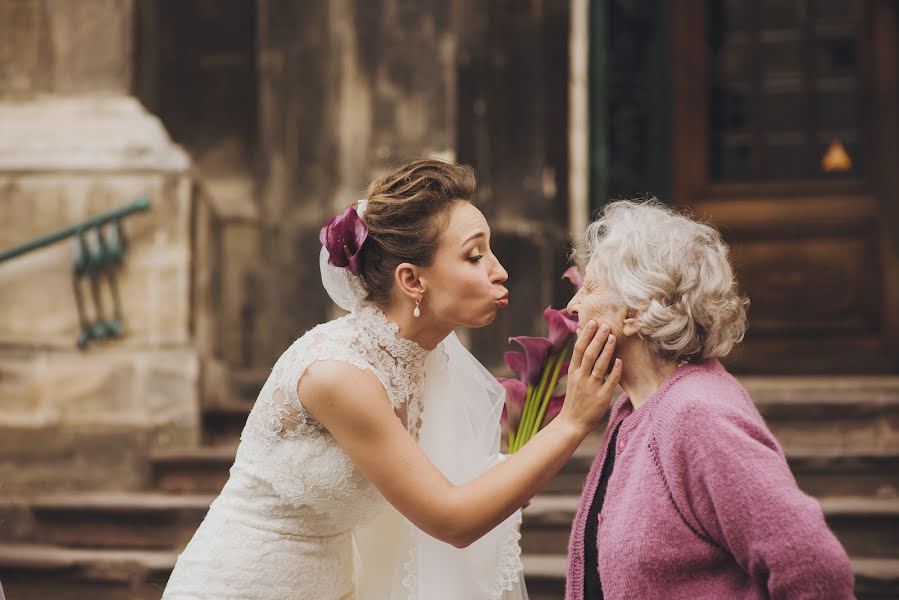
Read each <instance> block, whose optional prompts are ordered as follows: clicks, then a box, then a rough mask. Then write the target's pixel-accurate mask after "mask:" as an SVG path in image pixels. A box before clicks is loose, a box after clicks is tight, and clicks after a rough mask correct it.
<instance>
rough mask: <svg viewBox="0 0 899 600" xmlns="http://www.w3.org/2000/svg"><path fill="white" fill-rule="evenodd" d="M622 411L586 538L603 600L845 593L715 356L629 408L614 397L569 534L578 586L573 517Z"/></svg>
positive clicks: (754, 419)
mask: <svg viewBox="0 0 899 600" xmlns="http://www.w3.org/2000/svg"><path fill="white" fill-rule="evenodd" d="M619 423H621V428H620V429H619V432H618V440H617V448H616V451H617V455H616V458H615V469H614V471H613V472H612V476H611V477H610V479H609V483H608V489H607V492H606V498H605V503H604V504H603V507H602V512H601V514H600V518H599V529H598V534H597V539H596V540H589V542H590V543H595V544H596V545H597V549H598V551H599V573H600V578H601V580H602V587H603V591H604V593H605V598H606V599H607V600H624V599H628V600H630V599H640V600H646V599H651V598H664V599H665V600H699V599H706V598H708V599H712V598H714V599H731V598H734V599H749V598H753V599H755V598H774V599H780V598H789V599H791V600H796V599H802V598H808V599H812V598H814V599H815V600H825V599H831V598H833V599H840V600H843V599H845V598H854V597H855V596H854V594H853V585H854V578H853V573H852V567H851V565H850V563H849V559H848V557H847V556H846V552H845V551H844V550H843V547H842V546H841V545H840V543H839V542H838V541H837V539H836V538H835V537H834V535H833V534H832V533H831V532H830V530H829V529H828V528H827V524H826V523H825V522H824V515H823V514H822V512H821V507H820V506H819V504H818V503H817V502H816V501H815V500H814V499H813V498H811V497H809V496H807V495H806V494H805V493H803V492H802V491H801V490H800V489H799V488H798V487H797V486H796V480H795V479H794V478H793V475H792V473H790V469H789V467H787V463H786V459H785V458H784V454H783V451H782V450H781V448H780V445H779V444H778V443H777V441H776V440H775V439H774V436H773V435H772V434H771V432H770V431H769V430H768V428H767V427H766V426H765V423H764V421H763V420H762V417H761V415H760V414H759V412H758V410H757V409H756V408H755V405H754V404H753V403H752V401H751V400H750V398H749V395H748V393H747V392H746V390H745V389H744V388H743V386H742V385H740V383H739V382H738V381H737V380H736V379H735V378H734V377H733V376H731V375H730V374H729V373H728V372H727V371H726V370H725V369H724V367H722V366H721V364H720V363H719V362H718V361H717V360H709V361H705V362H702V363H699V364H690V365H683V366H680V367H678V368H677V370H676V371H675V372H674V373H673V374H672V375H671V376H670V377H669V378H668V379H667V380H666V381H665V383H664V384H663V385H662V386H661V387H660V388H659V389H658V391H656V393H655V394H654V395H653V396H652V397H651V398H649V399H648V400H647V401H646V403H645V404H644V405H643V406H642V407H641V408H640V409H639V410H637V411H634V409H633V405H632V404H631V403H630V401H629V400H628V398H627V396H626V395H623V396H621V397H620V398H619V400H618V401H617V402H616V403H615V406H614V408H613V409H612V414H611V415H610V417H609V427H608V429H607V430H606V435H605V440H604V442H603V447H602V449H601V451H600V453H599V455H598V456H597V457H596V460H595V461H594V462H593V467H592V468H591V469H590V474H589V476H588V477H587V482H586V484H585V486H584V492H583V495H582V497H581V504H580V507H579V508H578V511H577V514H576V516H575V519H574V525H573V526H572V531H571V540H570V542H569V544H568V580H567V584H566V588H567V589H566V594H565V597H566V599H567V600H583V597H584V589H583V586H584V526H585V520H586V518H587V513H588V512H589V509H590V502H591V500H592V499H593V495H594V494H595V492H596V487H597V483H598V480H599V476H600V471H601V470H602V464H603V461H604V459H605V456H606V446H607V445H608V440H609V435H610V432H611V431H614V429H615V426H616V425H618V424H619Z"/></svg>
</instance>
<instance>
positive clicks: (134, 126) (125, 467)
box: [0, 0, 200, 496]
mask: <svg viewBox="0 0 899 600" xmlns="http://www.w3.org/2000/svg"><path fill="white" fill-rule="evenodd" d="M131 11H132V3H131V2H130V1H128V0H86V1H83V2H77V3H71V2H62V1H53V0H44V1H40V0H35V1H23V0H0V29H2V35H0V39H2V40H3V42H0V44H3V46H2V51H0V82H2V83H0V248H8V247H10V246H13V245H17V244H20V243H24V242H27V241H29V240H31V239H33V238H35V237H37V236H39V235H42V234H45V233H48V232H50V231H52V230H55V229H57V228H60V227H63V226H67V225H72V224H74V223H77V222H79V221H82V220H84V219H86V218H88V217H91V216H94V215H96V214H98V213H102V212H106V211H108V210H111V209H114V208H117V207H119V206H122V205H124V204H128V203H130V202H131V201H132V200H134V199H135V198H136V197H137V196H139V195H147V196H149V197H150V199H151V203H152V208H151V210H150V211H149V212H148V213H143V214H139V215H135V216H131V217H128V218H127V219H125V224H124V228H125V231H126V234H127V237H128V240H129V248H128V253H127V255H126V258H125V264H124V268H123V269H122V271H121V272H120V273H119V276H118V284H119V290H120V293H121V297H122V306H123V309H124V337H123V338H122V339H120V340H107V341H103V342H97V343H94V344H92V345H91V346H90V347H89V348H88V349H87V350H86V351H81V350H78V349H77V347H76V343H75V341H76V337H77V334H78V331H79V328H80V326H79V323H78V317H77V311H76V304H75V299H74V293H73V287H72V279H73V259H74V242H72V241H69V242H67V243H59V244H57V245H55V246H52V247H49V248H46V249H43V250H40V251H37V252H34V253H31V254H28V255H25V256H21V257H19V258H16V259H13V260H11V261H8V262H6V263H3V264H0V440H2V442H0V482H2V484H0V494H3V495H6V496H8V495H11V494H17V493H26V492H31V491H36V490H42V489H50V488H53V489H58V488H66V487H89V488H101V487H102V488H129V487H136V486H138V485H140V484H141V483H142V479H141V474H142V473H141V470H142V468H143V464H144V463H143V460H144V458H145V456H146V453H147V452H148V450H149V449H150V448H151V447H153V446H156V445H177V444H182V445H183V444H191V443H194V442H195V441H196V439H197V435H198V423H199V419H198V406H199V402H198V397H197V387H198V380H199V370H200V369H199V359H198V355H197V352H196V350H195V349H194V347H193V340H192V327H193V323H192V320H193V313H192V287H193V282H192V272H193V271H192V260H193V257H194V249H193V243H194V242H193V240H194V233H193V229H192V228H193V221H192V216H193V197H194V196H193V187H192V184H191V180H190V175H189V172H188V168H189V161H188V158H187V156H186V154H185V153H184V152H183V151H182V150H181V149H180V148H178V147H177V146H176V145H174V144H173V143H172V142H171V140H170V139H169V137H168V135H167V134H166V132H165V130H164V128H163V127H162V125H161V123H160V122H159V120H158V119H157V118H156V117H154V116H152V115H151V114H149V113H148V112H147V111H146V110H145V109H144V108H143V107H142V106H141V105H140V103H138V102H137V101H136V100H135V99H134V98H132V97H130V96H128V95H127V90H128V89H129V88H130V83H131V23H132V15H131ZM7 34H9V35H7ZM108 309H109V302H108V298H107V310H108ZM89 314H90V310H89Z"/></svg>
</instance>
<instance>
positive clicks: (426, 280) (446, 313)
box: [420, 202, 509, 327]
mask: <svg viewBox="0 0 899 600" xmlns="http://www.w3.org/2000/svg"><path fill="white" fill-rule="evenodd" d="M508 278H509V274H508V273H506V270H505V269H504V268H503V266H502V265H501V264H500V263H499V260H498V259H497V258H496V256H494V254H493V252H492V251H491V250H490V227H489V226H488V225H487V219H485V218H484V215H483V214H482V213H481V211H479V210H478V209H477V208H476V207H475V206H474V205H472V204H471V203H469V202H457V203H456V204H455V205H454V206H453V207H452V208H451V209H450V213H449V218H448V219H447V224H446V228H445V229H444V230H443V233H442V234H441V236H440V241H439V242H438V246H437V252H436V253H435V255H434V261H433V262H432V263H431V265H430V266H428V267H423V268H421V270H420V279H421V282H422V284H423V285H424V287H425V298H424V300H423V301H422V305H421V306H422V311H427V313H428V316H429V317H433V318H437V319H440V320H442V321H445V322H449V323H451V324H453V326H463V327H483V326H485V325H489V324H490V323H491V322H492V321H493V319H494V318H495V317H496V311H497V310H499V309H500V308H503V307H505V306H506V305H508V303H509V291H508V290H507V289H506V288H505V287H504V286H503V284H504V283H505V281H506V280H507V279H508Z"/></svg>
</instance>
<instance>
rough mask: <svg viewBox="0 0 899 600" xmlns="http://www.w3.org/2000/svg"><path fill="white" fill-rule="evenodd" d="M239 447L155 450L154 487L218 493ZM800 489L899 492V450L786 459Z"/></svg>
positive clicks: (584, 468)
mask: <svg viewBox="0 0 899 600" xmlns="http://www.w3.org/2000/svg"><path fill="white" fill-rule="evenodd" d="M600 441H601V438H600V436H599V434H594V435H591V436H589V437H588V438H587V439H586V440H585V441H584V443H583V444H581V446H580V447H579V448H578V449H577V450H576V451H575V453H574V455H573V456H572V457H571V460H569V461H568V462H567V463H566V464H565V466H564V467H563V468H562V470H561V471H560V472H559V473H558V474H557V475H556V476H555V477H554V478H553V479H552V480H550V482H549V483H548V484H547V485H546V487H545V488H544V489H543V490H542V493H544V494H579V493H580V491H581V489H582V488H583V485H584V479H585V478H586V476H587V473H588V471H589V469H590V465H591V464H592V462H593V459H594V457H595V455H596V452H597V449H598V447H599V444H600ZM235 451H236V447H235V446H234V445H228V446H226V445H220V446H200V447H197V448H186V449H178V450H163V451H156V452H154V453H153V454H152V455H151V456H150V470H151V474H152V482H153V485H154V487H156V488H158V489H160V490H162V491H165V492H172V493H178V494H207V493H208V494H216V493H218V492H219V491H220V490H221V489H222V486H224V485H225V481H227V479H228V470H229V469H230V468H231V465H232V464H233V463H234V455H235ZM787 460H788V462H789V464H790V469H791V470H792V471H793V474H794V476H795V477H796V481H797V483H798V484H799V487H800V488H802V489H803V490H804V491H805V492H806V493H808V494H811V495H812V496H816V497H822V496H876V497H897V496H899V452H882V451H881V452H864V453H854V454H824V453H822V452H821V451H817V450H812V451H804V452H797V453H794V454H792V455H790V456H788V457H787Z"/></svg>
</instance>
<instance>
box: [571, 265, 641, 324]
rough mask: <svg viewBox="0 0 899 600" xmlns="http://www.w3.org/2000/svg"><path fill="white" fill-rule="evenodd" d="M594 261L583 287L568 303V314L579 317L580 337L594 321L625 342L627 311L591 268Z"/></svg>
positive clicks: (589, 267)
mask: <svg viewBox="0 0 899 600" xmlns="http://www.w3.org/2000/svg"><path fill="white" fill-rule="evenodd" d="M593 260H595V259H591V260H590V262H591V264H588V265H587V269H586V272H585V274H584V285H583V287H581V289H580V290H578V292H577V293H576V294H575V295H574V298H572V299H571V301H570V302H569V303H568V312H570V313H571V314H573V315H577V317H578V330H577V333H578V335H580V333H581V331H582V330H583V329H584V328H585V327H586V326H587V323H589V322H590V320H591V319H592V320H594V321H596V323H597V324H599V325H602V324H603V323H605V324H606V325H608V326H609V328H610V329H611V330H612V334H614V335H615V337H616V338H618V339H619V340H623V339H624V335H623V329H624V318H625V315H626V313H627V311H626V309H625V308H624V307H621V306H618V305H617V303H616V300H615V297H614V295H613V294H612V292H611V289H610V287H609V285H608V283H607V282H606V281H605V280H604V279H603V278H601V277H599V276H597V275H596V271H597V269H595V268H591V267H593V266H594V265H593V264H592V263H593Z"/></svg>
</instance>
